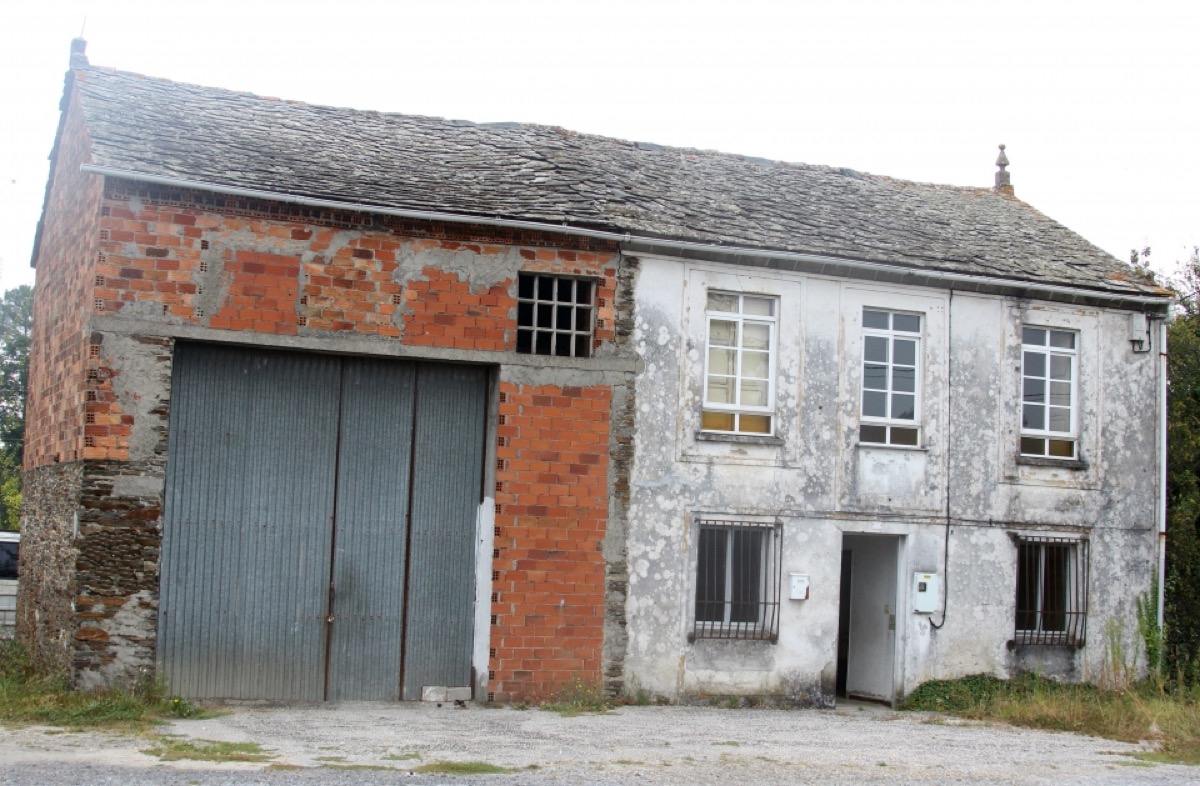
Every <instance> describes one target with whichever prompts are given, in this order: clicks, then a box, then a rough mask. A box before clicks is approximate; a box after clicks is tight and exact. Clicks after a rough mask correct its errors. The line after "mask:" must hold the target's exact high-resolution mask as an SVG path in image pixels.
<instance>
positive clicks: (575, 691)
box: [542, 677, 612, 718]
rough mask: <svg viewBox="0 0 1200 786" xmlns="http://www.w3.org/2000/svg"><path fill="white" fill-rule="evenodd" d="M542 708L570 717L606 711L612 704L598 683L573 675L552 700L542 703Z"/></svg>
mask: <svg viewBox="0 0 1200 786" xmlns="http://www.w3.org/2000/svg"><path fill="white" fill-rule="evenodd" d="M542 709H543V710H549V711H550V712H557V713H558V714H559V715H562V716H563V717H567V718H570V717H574V716H576V715H580V714H582V713H585V712H608V711H609V710H610V709H612V705H611V704H610V703H609V701H608V699H607V698H606V697H605V695H604V691H603V690H602V689H601V688H600V686H599V685H595V684H592V683H588V682H585V681H584V680H582V679H580V678H579V677H575V678H574V679H572V680H571V681H570V682H569V683H567V684H566V685H565V686H563V688H562V690H560V691H559V692H558V695H557V696H556V697H555V698H554V700H553V701H549V702H546V703H545V704H543V705H542Z"/></svg>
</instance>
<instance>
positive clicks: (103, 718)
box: [0, 640, 203, 728]
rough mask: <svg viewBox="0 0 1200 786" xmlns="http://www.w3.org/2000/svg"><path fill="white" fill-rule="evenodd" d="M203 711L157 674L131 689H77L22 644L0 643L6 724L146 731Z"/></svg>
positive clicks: (1, 712)
mask: <svg viewBox="0 0 1200 786" xmlns="http://www.w3.org/2000/svg"><path fill="white" fill-rule="evenodd" d="M202 714H203V710H202V709H201V708H200V707H197V706H196V705H195V704H193V703H192V702H190V701H188V700H187V699H185V698H183V697H181V696H171V695H168V693H167V688H166V684H165V683H164V682H163V681H162V679H161V678H159V677H158V676H156V675H151V676H148V677H147V678H146V679H143V680H141V681H140V682H138V683H137V684H135V685H132V686H129V687H119V686H114V687H108V688H97V689H92V690H72V689H71V687H70V685H68V684H67V679H66V676H65V675H64V674H60V673H53V672H48V671H46V670H45V669H42V668H41V667H39V666H38V664H37V663H35V662H34V660H33V658H31V657H30V655H29V652H28V651H27V650H26V649H25V648H24V647H23V646H22V645H21V644H20V643H19V642H17V641H14V640H5V641H0V722H3V723H13V724H27V723H36V724H45V725H48V726H68V727H72V728H83V727H95V726H131V727H145V726H150V725H152V724H154V723H157V722H159V721H161V720H162V719H164V718H194V717H198V716H200V715H202Z"/></svg>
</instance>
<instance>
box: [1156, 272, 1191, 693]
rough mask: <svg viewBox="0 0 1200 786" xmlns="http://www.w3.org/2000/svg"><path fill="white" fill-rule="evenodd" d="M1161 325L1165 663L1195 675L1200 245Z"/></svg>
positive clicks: (1178, 672) (1181, 278) (1179, 672)
mask: <svg viewBox="0 0 1200 786" xmlns="http://www.w3.org/2000/svg"><path fill="white" fill-rule="evenodd" d="M1175 288H1176V289H1177V290H1178V292H1179V297H1180V308H1179V313H1178V315H1177V316H1176V318H1175V319H1174V321H1172V322H1171V325H1170V327H1168V329H1167V347H1168V351H1169V353H1170V354H1169V356H1168V360H1167V379H1168V387H1167V580H1166V588H1165V589H1166V593H1165V594H1166V600H1165V606H1164V609H1163V611H1164V616H1165V619H1166V631H1165V633H1166V653H1165V655H1166V665H1167V668H1168V670H1169V671H1170V672H1172V673H1176V674H1180V675H1183V676H1185V677H1187V678H1188V679H1189V680H1195V679H1197V678H1200V600H1198V599H1200V249H1194V250H1193V251H1192V255H1191V258H1190V259H1189V260H1188V261H1187V262H1186V263H1185V264H1184V269H1183V271H1182V273H1181V276H1180V279H1179V280H1178V281H1176V282H1175Z"/></svg>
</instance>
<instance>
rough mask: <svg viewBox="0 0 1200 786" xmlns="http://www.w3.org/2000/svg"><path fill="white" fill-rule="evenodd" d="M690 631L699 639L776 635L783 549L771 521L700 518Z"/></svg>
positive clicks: (773, 638)
mask: <svg viewBox="0 0 1200 786" xmlns="http://www.w3.org/2000/svg"><path fill="white" fill-rule="evenodd" d="M699 524H700V531H699V539H698V545H697V553H696V608H695V617H694V622H693V624H692V633H691V635H690V636H689V637H688V638H689V640H691V641H694V640H695V639H698V638H703V639H749V640H765V641H772V642H774V641H777V640H778V638H779V591H780V566H781V563H782V555H781V552H782V550H781V549H780V547H779V540H780V537H781V529H780V526H779V525H778V524H776V523H773V522H756V521H712V520H702V521H700V522H699Z"/></svg>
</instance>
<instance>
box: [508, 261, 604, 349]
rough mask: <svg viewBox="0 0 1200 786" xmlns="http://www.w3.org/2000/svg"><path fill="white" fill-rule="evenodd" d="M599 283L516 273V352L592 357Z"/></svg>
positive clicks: (540, 274)
mask: <svg viewBox="0 0 1200 786" xmlns="http://www.w3.org/2000/svg"><path fill="white" fill-rule="evenodd" d="M595 284H596V282H595V281H592V280H590V279H586V278H569V277H567V276H553V275H548V274H544V273H518V274H517V352H520V353H521V354H525V355H557V356H560V357H575V358H586V357H591V354H592V328H593V327H594V320H595V306H594V298H595V294H596V285H595Z"/></svg>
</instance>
